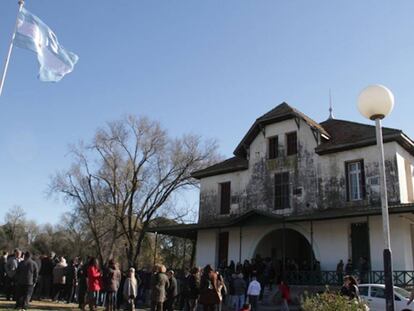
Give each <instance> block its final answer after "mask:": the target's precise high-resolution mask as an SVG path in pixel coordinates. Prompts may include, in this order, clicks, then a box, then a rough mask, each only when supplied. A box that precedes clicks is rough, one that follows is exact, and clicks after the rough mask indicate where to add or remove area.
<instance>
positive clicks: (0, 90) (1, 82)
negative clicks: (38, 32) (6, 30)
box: [0, 0, 24, 96]
mask: <svg viewBox="0 0 414 311" xmlns="http://www.w3.org/2000/svg"><path fill="white" fill-rule="evenodd" d="M18 4H19V11H18V13H17V18H16V24H15V25H14V30H13V34H12V37H11V41H10V46H9V50H8V52H7V56H6V60H5V61H4V67H3V74H2V76H1V80H0V96H1V94H2V93H3V87H4V81H5V80H6V74H7V68H8V67H9V61H10V56H11V53H12V50H13V41H14V37H15V36H16V30H17V22H18V21H19V13H20V12H21V10H22V8H23V5H24V0H19V2H18Z"/></svg>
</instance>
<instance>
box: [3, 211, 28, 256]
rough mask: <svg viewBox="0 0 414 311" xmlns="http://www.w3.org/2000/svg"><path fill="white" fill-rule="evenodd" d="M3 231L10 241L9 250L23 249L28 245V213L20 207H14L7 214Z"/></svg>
mask: <svg viewBox="0 0 414 311" xmlns="http://www.w3.org/2000/svg"><path fill="white" fill-rule="evenodd" d="M4 222H5V224H4V226H3V230H4V231H5V233H6V235H7V236H8V239H9V243H8V244H9V245H8V247H9V248H16V247H21V246H22V244H26V243H27V235H26V232H25V226H26V212H25V211H24V209H23V208H22V207H21V206H19V205H14V206H13V207H12V208H10V209H9V211H8V212H7V213H6V215H5V217H4Z"/></svg>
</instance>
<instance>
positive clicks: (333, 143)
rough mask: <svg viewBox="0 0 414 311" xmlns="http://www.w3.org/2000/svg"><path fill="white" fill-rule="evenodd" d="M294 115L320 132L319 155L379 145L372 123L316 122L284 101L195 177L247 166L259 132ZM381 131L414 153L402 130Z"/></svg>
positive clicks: (385, 139) (386, 136) (194, 173)
mask: <svg viewBox="0 0 414 311" xmlns="http://www.w3.org/2000/svg"><path fill="white" fill-rule="evenodd" d="M292 118H300V119H301V120H303V121H305V122H306V123H307V124H308V125H309V126H310V127H311V128H312V129H314V130H317V131H318V132H319V133H320V134H321V136H322V142H321V143H320V144H319V145H318V146H317V147H316V149H315V152H316V153H318V154H320V155H323V154H328V153H334V152H339V151H344V150H350V149H355V148H361V147H365V146H370V145H375V144H376V132H375V126H373V125H368V124H362V123H357V122H352V121H346V120H337V119H328V120H326V121H323V122H321V123H317V122H316V121H314V120H312V119H311V118H309V117H308V116H306V115H305V114H303V113H302V112H300V111H299V110H297V109H295V108H293V107H291V106H289V105H288V104H287V103H282V104H280V105H278V106H276V107H275V108H273V109H272V110H270V111H268V112H267V113H265V114H264V115H262V116H261V117H259V118H257V119H256V121H255V122H254V123H253V125H252V126H251V127H250V129H249V131H248V132H247V134H246V135H245V136H244V137H243V139H242V140H241V142H240V143H239V144H238V146H237V147H236V149H235V150H234V155H235V157H232V158H229V159H227V160H225V161H222V162H220V163H217V164H215V165H213V166H210V167H207V168H205V169H203V170H199V171H196V172H193V174H192V176H193V177H194V178H197V179H200V178H204V177H208V176H214V175H219V174H225V173H230V172H236V171H242V170H246V169H248V167H249V161H248V160H247V154H246V149H247V147H248V146H249V145H250V144H251V143H252V141H253V140H254V139H255V138H256V136H257V135H258V134H259V133H260V131H261V130H262V129H263V128H264V127H265V126H266V125H268V124H272V123H276V122H280V121H284V120H288V119H292ZM382 131H383V138H384V142H390V141H395V142H397V143H399V144H400V145H401V146H402V147H403V148H405V149H406V150H407V151H408V152H409V153H410V154H412V155H414V142H413V141H412V140H411V139H410V138H409V137H408V136H407V135H405V134H404V133H403V132H402V131H401V130H398V129H394V128H386V127H384V128H383V129H382Z"/></svg>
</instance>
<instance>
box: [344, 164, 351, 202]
mask: <svg viewBox="0 0 414 311" xmlns="http://www.w3.org/2000/svg"><path fill="white" fill-rule="evenodd" d="M348 165H349V163H348V162H345V181H346V200H347V201H350V200H351V198H350V195H349V192H350V189H349V169H348Z"/></svg>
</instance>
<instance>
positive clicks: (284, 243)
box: [282, 221, 286, 278]
mask: <svg viewBox="0 0 414 311" xmlns="http://www.w3.org/2000/svg"><path fill="white" fill-rule="evenodd" d="M285 229H286V225H285V221H283V228H282V270H283V278H284V277H285V273H286V233H285Z"/></svg>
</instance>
